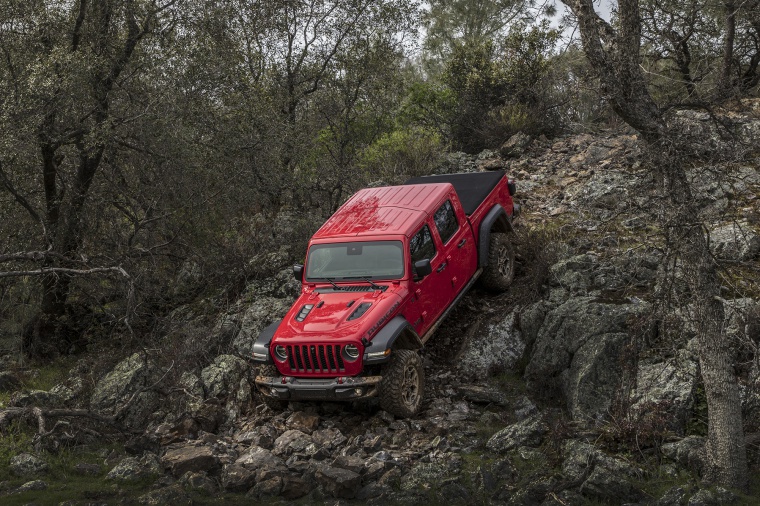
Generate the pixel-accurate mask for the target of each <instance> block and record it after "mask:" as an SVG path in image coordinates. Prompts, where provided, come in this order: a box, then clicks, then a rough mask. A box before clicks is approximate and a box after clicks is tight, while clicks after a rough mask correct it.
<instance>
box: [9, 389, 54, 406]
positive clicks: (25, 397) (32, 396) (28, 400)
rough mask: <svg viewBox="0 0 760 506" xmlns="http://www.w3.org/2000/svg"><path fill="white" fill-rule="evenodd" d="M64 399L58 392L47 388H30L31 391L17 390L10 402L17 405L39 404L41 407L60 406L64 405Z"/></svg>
mask: <svg viewBox="0 0 760 506" xmlns="http://www.w3.org/2000/svg"><path fill="white" fill-rule="evenodd" d="M63 403H64V399H63V396H61V395H60V394H58V393H54V392H48V391H45V390H30V391H29V392H17V393H15V394H14V395H13V396H12V397H11V401H10V404H11V405H12V406H17V407H20V408H22V407H27V406H37V407H41V408H59V407H61V406H63Z"/></svg>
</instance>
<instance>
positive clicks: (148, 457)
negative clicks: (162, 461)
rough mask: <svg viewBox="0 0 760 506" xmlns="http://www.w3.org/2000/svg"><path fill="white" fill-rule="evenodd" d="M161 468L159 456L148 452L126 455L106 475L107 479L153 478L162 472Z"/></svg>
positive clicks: (139, 479) (137, 479)
mask: <svg viewBox="0 0 760 506" xmlns="http://www.w3.org/2000/svg"><path fill="white" fill-rule="evenodd" d="M160 472H161V469H160V466H159V463H158V457H156V456H155V455H153V454H150V453H146V454H144V455H143V456H142V457H124V458H123V459H122V460H121V461H120V462H119V463H118V464H116V467H114V468H113V469H111V470H110V471H109V472H108V474H107V475H106V480H113V481H124V482H130V481H141V480H145V479H147V478H153V477H156V476H158V475H159V474H160Z"/></svg>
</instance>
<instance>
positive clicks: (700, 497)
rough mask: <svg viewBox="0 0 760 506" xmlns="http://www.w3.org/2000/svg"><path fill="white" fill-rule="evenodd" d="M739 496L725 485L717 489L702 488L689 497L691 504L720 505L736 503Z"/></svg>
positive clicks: (700, 505) (692, 505)
mask: <svg viewBox="0 0 760 506" xmlns="http://www.w3.org/2000/svg"><path fill="white" fill-rule="evenodd" d="M738 500H739V497H738V496H737V495H736V494H734V493H733V492H731V491H730V490H726V489H725V488H723V487H716V488H715V489H705V488H703V489H701V490H698V491H697V493H695V494H694V495H692V496H691V497H690V498H689V502H688V503H687V504H688V505H689V506H719V505H722V504H736V503H737V501H738Z"/></svg>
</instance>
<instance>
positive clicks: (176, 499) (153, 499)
mask: <svg viewBox="0 0 760 506" xmlns="http://www.w3.org/2000/svg"><path fill="white" fill-rule="evenodd" d="M137 503H138V504H146V505H148V506H163V505H165V504H171V505H172V506H174V505H176V506H191V505H192V504H193V500H192V499H191V498H190V496H189V495H188V494H187V492H185V490H184V489H183V488H182V485H180V484H179V483H176V484H174V485H170V486H168V487H162V488H159V489H156V490H151V491H150V492H148V493H146V494H143V495H141V496H140V497H138V498H137Z"/></svg>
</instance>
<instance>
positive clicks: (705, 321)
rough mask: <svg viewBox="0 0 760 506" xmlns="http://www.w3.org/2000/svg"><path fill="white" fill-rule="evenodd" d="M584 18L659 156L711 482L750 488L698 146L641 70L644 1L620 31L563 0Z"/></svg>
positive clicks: (614, 86) (594, 50)
mask: <svg viewBox="0 0 760 506" xmlns="http://www.w3.org/2000/svg"><path fill="white" fill-rule="evenodd" d="M562 1H563V3H565V4H566V5H567V6H568V7H570V8H571V9H572V11H573V13H574V14H575V16H576V17H577V18H578V24H579V27H580V31H581V38H582V41H583V48H584V51H585V53H586V56H587V58H588V59H589V61H590V62H591V65H592V67H593V68H594V69H595V70H596V71H597V73H598V75H599V77H600V80H601V84H602V89H603V92H604V93H605V98H606V99H607V100H609V102H610V104H611V106H612V108H613V109H614V110H615V112H616V113H617V114H618V115H619V116H620V117H621V118H622V119H623V120H624V121H625V122H626V123H628V124H629V125H630V126H632V127H633V128H635V129H636V130H637V131H638V132H639V133H640V134H641V136H642V137H643V139H644V140H645V141H646V142H647V144H648V145H649V147H650V149H651V150H652V151H653V152H654V153H656V154H657V155H656V156H653V157H652V159H653V160H655V162H654V163H653V167H652V170H654V171H655V172H656V175H658V176H660V177H659V180H660V181H662V182H663V185H664V186H663V188H662V190H663V195H664V196H665V197H666V198H665V201H666V208H665V209H663V211H662V213H661V217H660V220H661V223H662V225H663V228H664V230H666V231H667V233H668V234H669V235H670V238H671V239H672V243H673V244H674V245H675V247H676V249H677V253H678V254H679V256H680V258H681V261H682V265H683V269H684V272H685V273H686V275H687V281H688V285H689V288H690V292H691V302H692V305H693V308H694V315H695V321H694V325H695V327H696V331H697V339H698V343H699V362H700V367H701V371H702V378H703V381H704V385H705V392H706V396H707V408H708V443H707V459H706V460H707V461H706V468H707V471H706V473H705V476H704V478H705V479H706V480H707V481H708V482H715V483H720V484H722V485H725V486H729V487H734V488H738V489H741V490H746V489H747V486H748V483H749V476H748V469H747V457H746V447H745V439H744V429H743V424H742V413H741V398H740V396H739V388H738V384H737V379H736V373H735V371H734V369H733V364H734V360H733V354H732V352H731V350H730V347H729V343H728V342H727V339H726V337H725V335H724V334H723V325H724V319H725V314H724V309H723V304H722V302H721V300H720V299H719V295H720V280H719V278H718V270H717V265H716V263H715V260H714V259H713V257H712V254H711V252H710V249H709V244H708V240H707V237H706V234H705V228H704V227H703V225H702V223H700V222H699V209H698V208H697V206H696V205H695V204H694V199H693V196H692V192H691V187H690V183H689V181H688V179H687V177H686V170H685V159H686V157H688V156H689V154H690V152H691V151H692V149H691V146H690V144H689V143H690V142H692V141H690V140H688V138H687V137H686V135H685V134H684V133H682V132H677V131H676V132H673V129H672V128H667V126H666V124H665V121H664V118H663V116H662V113H661V111H660V110H659V109H658V107H657V105H656V104H655V102H654V100H653V99H652V97H651V95H650V94H649V92H648V90H647V87H646V81H645V79H644V76H643V74H642V72H641V69H640V65H639V64H640V55H639V51H640V45H641V40H640V39H641V33H640V32H641V21H640V18H639V3H638V0H620V1H619V2H618V8H619V10H618V14H619V19H618V24H617V25H616V26H617V27H618V28H617V31H615V30H614V29H613V28H612V26H610V25H609V24H608V23H607V22H605V21H604V20H602V19H601V18H600V17H599V16H598V15H597V14H596V12H595V11H594V7H593V3H592V0H562Z"/></svg>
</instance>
